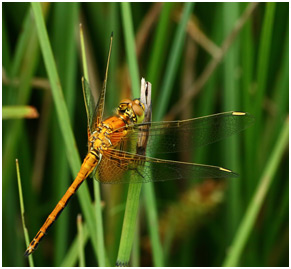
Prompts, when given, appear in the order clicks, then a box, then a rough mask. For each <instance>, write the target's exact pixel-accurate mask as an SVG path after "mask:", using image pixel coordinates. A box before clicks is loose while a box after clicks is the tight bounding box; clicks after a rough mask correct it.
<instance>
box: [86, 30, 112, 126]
mask: <svg viewBox="0 0 291 269" xmlns="http://www.w3.org/2000/svg"><path fill="white" fill-rule="evenodd" d="M112 40H113V33H112V34H111V38H110V46H109V52H108V58H107V65H106V72H105V78H104V82H103V86H102V91H101V93H100V96H99V99H98V102H97V106H96V108H95V111H94V115H93V119H92V122H91V125H90V130H91V132H93V131H94V130H96V128H97V126H98V124H99V123H100V122H101V121H102V118H103V112H104V106H105V94H106V86H107V76H108V68H109V62H110V56H111V48H112Z"/></svg>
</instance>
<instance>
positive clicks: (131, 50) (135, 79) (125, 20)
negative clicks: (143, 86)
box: [121, 2, 140, 98]
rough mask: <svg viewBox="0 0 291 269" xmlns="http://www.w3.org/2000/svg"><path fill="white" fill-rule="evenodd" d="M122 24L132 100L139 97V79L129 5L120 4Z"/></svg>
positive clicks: (126, 3)
mask: <svg viewBox="0 0 291 269" xmlns="http://www.w3.org/2000/svg"><path fill="white" fill-rule="evenodd" d="M121 15H122V24H123V29H124V36H125V48H126V56H127V62H128V67H129V73H130V79H131V90H132V94H133V97H134V98H137V97H138V96H139V89H140V83H139V82H140V78H139V71H138V64H137V59H136V55H135V42H134V34H133V33H134V29H133V24H132V16H131V8H130V3H128V2H123V3H121Z"/></svg>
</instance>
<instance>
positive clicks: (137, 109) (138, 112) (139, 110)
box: [132, 103, 144, 117]
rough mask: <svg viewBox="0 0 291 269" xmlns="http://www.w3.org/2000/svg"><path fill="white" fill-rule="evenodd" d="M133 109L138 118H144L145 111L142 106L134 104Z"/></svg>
mask: <svg viewBox="0 0 291 269" xmlns="http://www.w3.org/2000/svg"><path fill="white" fill-rule="evenodd" d="M132 108H133V111H134V113H135V115H136V116H137V117H142V116H143V115H144V111H143V109H142V107H141V106H140V105H138V104H136V103H134V104H133V106H132Z"/></svg>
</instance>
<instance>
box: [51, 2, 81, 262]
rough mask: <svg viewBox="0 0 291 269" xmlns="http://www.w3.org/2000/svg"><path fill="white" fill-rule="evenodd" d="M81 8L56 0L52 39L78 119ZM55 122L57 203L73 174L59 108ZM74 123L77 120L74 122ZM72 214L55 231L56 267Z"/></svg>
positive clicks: (71, 108)
mask: <svg viewBox="0 0 291 269" xmlns="http://www.w3.org/2000/svg"><path fill="white" fill-rule="evenodd" d="M78 11H79V4H78V3H69V4H68V3H55V7H54V16H53V19H54V20H53V35H52V40H51V43H52V46H53V51H54V55H55V58H56V59H57V68H58V70H59V76H60V80H61V83H62V86H63V90H64V97H65V100H66V104H67V107H68V112H69V115H70V118H74V112H75V107H76V105H75V104H76V88H77V85H78V86H80V84H76V75H77V60H78V58H77V57H78V53H77V42H76V33H75V30H76V25H78V21H79V12H78ZM79 89H80V87H79ZM52 121H53V122H52V125H53V126H56V128H52V137H53V141H52V151H53V152H52V155H53V156H54V158H53V160H52V162H53V163H52V167H53V168H54V169H52V179H53V182H52V185H53V187H54V190H55V192H54V197H55V200H56V202H57V201H58V199H59V197H62V195H63V194H64V193H65V191H66V190H67V188H68V186H69V185H70V184H69V183H70V178H71V175H70V170H69V166H68V160H67V156H66V152H65V151H64V150H63V141H62V140H61V139H60V137H61V131H60V128H59V126H58V123H57V117H56V113H55V111H54V113H53V115H52ZM73 124H74V122H73V121H72V125H73ZM60 179H61V180H60ZM69 213H70V212H69V210H65V211H64V212H63V213H62V217H61V218H59V219H58V223H57V225H56V229H55V234H54V236H55V241H54V254H55V255H54V265H55V266H59V264H60V263H61V261H62V260H63V257H64V256H65V253H66V250H67V248H68V245H69V242H68V237H69V230H68V227H69V225H70V224H69Z"/></svg>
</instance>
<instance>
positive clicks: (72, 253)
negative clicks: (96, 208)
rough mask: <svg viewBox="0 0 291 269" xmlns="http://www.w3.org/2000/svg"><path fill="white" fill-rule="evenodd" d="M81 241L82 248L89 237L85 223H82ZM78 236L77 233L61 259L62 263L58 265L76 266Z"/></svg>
mask: <svg viewBox="0 0 291 269" xmlns="http://www.w3.org/2000/svg"><path fill="white" fill-rule="evenodd" d="M82 230H83V236H82V238H83V241H82V246H81V247H82V248H84V247H85V246H86V243H87V241H88V239H89V232H88V228H87V225H86V224H85V223H83V229H82ZM79 244H80V243H79V237H78V235H77V236H76V237H75V239H74V240H73V242H72V244H71V246H70V248H69V250H68V251H67V253H66V256H65V258H64V259H63V261H62V263H61V264H60V267H73V266H76V264H77V261H78V258H79V256H78V251H79V247H80V246H79Z"/></svg>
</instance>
